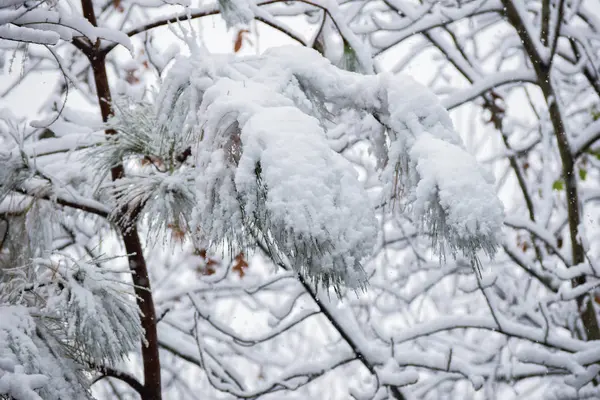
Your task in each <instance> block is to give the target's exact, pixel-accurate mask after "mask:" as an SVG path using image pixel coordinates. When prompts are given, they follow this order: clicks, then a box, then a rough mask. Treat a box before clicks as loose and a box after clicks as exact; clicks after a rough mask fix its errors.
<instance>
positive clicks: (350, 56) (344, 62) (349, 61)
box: [338, 39, 361, 72]
mask: <svg viewBox="0 0 600 400" xmlns="http://www.w3.org/2000/svg"><path fill="white" fill-rule="evenodd" d="M338 66H339V67H340V68H343V69H345V70H346V71H351V72H361V68H360V62H359V61H358V56H357V55H356V51H354V49H353V48H352V46H350V43H348V42H347V41H346V40H345V39H344V54H343V55H342V59H341V60H340V62H339V65H338Z"/></svg>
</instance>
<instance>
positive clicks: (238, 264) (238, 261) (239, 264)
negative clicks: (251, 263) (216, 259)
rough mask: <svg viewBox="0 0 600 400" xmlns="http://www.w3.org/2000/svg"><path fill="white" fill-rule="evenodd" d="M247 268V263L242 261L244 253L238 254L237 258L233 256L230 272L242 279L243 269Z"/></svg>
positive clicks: (244, 272)
mask: <svg viewBox="0 0 600 400" xmlns="http://www.w3.org/2000/svg"><path fill="white" fill-rule="evenodd" d="M247 268H248V263H247V262H246V260H245V259H244V253H240V254H238V255H237V256H235V260H234V264H233V267H232V268H231V270H232V271H235V272H237V273H238V275H239V276H240V278H243V277H244V275H246V271H245V269H247Z"/></svg>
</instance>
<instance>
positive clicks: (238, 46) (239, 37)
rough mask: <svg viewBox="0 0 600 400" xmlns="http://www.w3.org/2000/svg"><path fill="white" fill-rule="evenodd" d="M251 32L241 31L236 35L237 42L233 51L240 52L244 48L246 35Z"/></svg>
mask: <svg viewBox="0 0 600 400" xmlns="http://www.w3.org/2000/svg"><path fill="white" fill-rule="evenodd" d="M249 33H250V31H249V30H248V29H240V30H239V31H238V33H237V34H236V35H235V41H234V43H233V51H234V52H236V53H237V52H238V51H240V49H241V48H242V44H243V43H244V39H245V37H244V35H245V34H249Z"/></svg>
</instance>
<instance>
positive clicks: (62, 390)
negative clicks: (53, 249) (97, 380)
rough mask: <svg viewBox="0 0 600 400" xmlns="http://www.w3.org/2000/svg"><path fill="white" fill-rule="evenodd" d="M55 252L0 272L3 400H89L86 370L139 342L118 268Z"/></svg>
mask: <svg viewBox="0 0 600 400" xmlns="http://www.w3.org/2000/svg"><path fill="white" fill-rule="evenodd" d="M101 261H102V260H93V262H92V263H85V262H78V261H75V260H72V259H70V257H68V256H66V257H65V256H61V255H59V254H56V255H55V256H52V257H51V258H50V259H36V260H34V261H33V264H29V265H25V266H21V267H15V268H10V267H9V266H7V265H4V264H2V265H1V267H2V269H1V270H0V395H8V396H12V398H14V399H17V400H29V399H44V400H46V399H49V400H50V399H56V400H58V399H73V400H74V399H84V398H90V397H91V392H90V391H89V386H90V381H89V379H90V378H89V372H90V371H95V370H99V369H102V368H106V367H112V366H115V365H117V364H118V363H119V362H120V361H121V360H122V359H123V357H125V356H126V355H127V354H128V352H129V351H131V350H132V349H133V348H134V347H135V345H136V344H137V343H138V341H139V339H140V337H141V335H142V331H141V327H140V325H139V317H138V311H137V309H136V307H135V304H134V303H133V302H132V301H131V298H130V295H128V293H127V292H128V291H127V288H126V287H124V286H122V285H120V284H117V283H115V281H114V279H115V276H116V275H115V274H114V272H113V271H110V270H105V269H101V268H100V267H99V266H98V265H97V264H96V262H101Z"/></svg>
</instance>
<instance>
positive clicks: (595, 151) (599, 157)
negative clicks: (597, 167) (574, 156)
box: [586, 149, 600, 160]
mask: <svg viewBox="0 0 600 400" xmlns="http://www.w3.org/2000/svg"><path fill="white" fill-rule="evenodd" d="M586 153H588V154H590V155H592V156H594V157H596V160H600V149H588V150H586Z"/></svg>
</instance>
